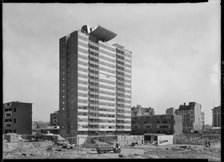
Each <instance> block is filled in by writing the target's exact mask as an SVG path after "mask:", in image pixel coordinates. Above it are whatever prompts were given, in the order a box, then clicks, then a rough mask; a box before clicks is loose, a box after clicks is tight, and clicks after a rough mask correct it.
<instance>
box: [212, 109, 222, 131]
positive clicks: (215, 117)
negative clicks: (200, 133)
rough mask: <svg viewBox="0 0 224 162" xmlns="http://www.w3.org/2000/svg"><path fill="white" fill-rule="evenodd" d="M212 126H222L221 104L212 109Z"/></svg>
mask: <svg viewBox="0 0 224 162" xmlns="http://www.w3.org/2000/svg"><path fill="white" fill-rule="evenodd" d="M212 126H213V127H221V106H218V107H214V109H212Z"/></svg>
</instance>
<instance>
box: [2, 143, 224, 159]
mask: <svg viewBox="0 0 224 162" xmlns="http://www.w3.org/2000/svg"><path fill="white" fill-rule="evenodd" d="M186 146H188V147H186ZM220 147H221V145H220V144H216V145H212V146H211V147H209V148H207V147H205V146H203V145H186V144H185V145H177V144H176V145H166V146H154V145H140V146H135V147H133V146H126V147H121V153H120V154H116V153H113V152H110V153H105V154H97V152H96V150H95V149H94V148H88V149H87V148H83V147H74V148H72V149H63V148H62V147H61V146H57V145H52V143H51V142H50V141H44V142H18V143H4V144H3V158H4V159H77V158H78V159H105V158H106V159H107V158H113V159H118V158H125V159H129V158H137V159H140V158H144V159H155V158H168V159H169V158H172V159H173V158H175V159H176V158H178V159H183V158H187V159H208V160H209V161H221V149H220Z"/></svg>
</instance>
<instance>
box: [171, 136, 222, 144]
mask: <svg viewBox="0 0 224 162" xmlns="http://www.w3.org/2000/svg"><path fill="white" fill-rule="evenodd" d="M206 141H210V142H211V144H217V143H220V142H221V135H217V134H216V135H210V134H208V135H200V134H181V135H175V136H174V143H176V144H197V145H204V144H205V142H206Z"/></svg>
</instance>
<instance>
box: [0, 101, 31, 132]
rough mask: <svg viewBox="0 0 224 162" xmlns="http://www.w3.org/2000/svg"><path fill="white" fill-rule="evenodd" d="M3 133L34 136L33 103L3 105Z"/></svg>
mask: <svg viewBox="0 0 224 162" xmlns="http://www.w3.org/2000/svg"><path fill="white" fill-rule="evenodd" d="M3 133H18V134H32V103H25V102H19V101H16V102H9V103H4V104H3Z"/></svg>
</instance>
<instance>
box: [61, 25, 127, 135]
mask: <svg viewBox="0 0 224 162" xmlns="http://www.w3.org/2000/svg"><path fill="white" fill-rule="evenodd" d="M116 35H117V34H115V33H114V32H112V31H110V30H108V29H105V28H103V27H101V26H98V27H97V28H90V27H88V26H86V25H84V26H83V27H82V28H81V30H77V31H74V32H72V33H70V34H68V35H67V36H64V37H62V38H60V40H59V43H60V49H59V50H60V76H59V77H60V79H59V80H60V88H59V89H60V95H59V102H60V103H59V127H60V134H61V135H62V136H63V137H68V136H70V137H72V136H75V135H77V134H88V135H91V134H97V133H98V134H100V133H107V134H113V133H118V134H119V133H127V132H130V131H131V52H130V51H129V50H126V49H125V48H124V46H122V45H119V44H113V45H111V44H109V43H107V42H108V41H109V40H111V39H113V38H114V37H115V36H116Z"/></svg>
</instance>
